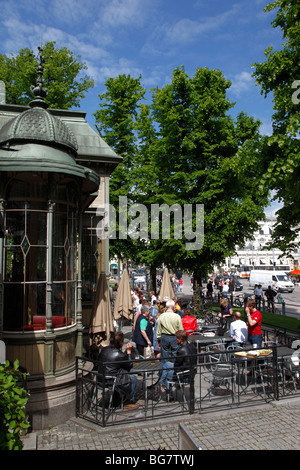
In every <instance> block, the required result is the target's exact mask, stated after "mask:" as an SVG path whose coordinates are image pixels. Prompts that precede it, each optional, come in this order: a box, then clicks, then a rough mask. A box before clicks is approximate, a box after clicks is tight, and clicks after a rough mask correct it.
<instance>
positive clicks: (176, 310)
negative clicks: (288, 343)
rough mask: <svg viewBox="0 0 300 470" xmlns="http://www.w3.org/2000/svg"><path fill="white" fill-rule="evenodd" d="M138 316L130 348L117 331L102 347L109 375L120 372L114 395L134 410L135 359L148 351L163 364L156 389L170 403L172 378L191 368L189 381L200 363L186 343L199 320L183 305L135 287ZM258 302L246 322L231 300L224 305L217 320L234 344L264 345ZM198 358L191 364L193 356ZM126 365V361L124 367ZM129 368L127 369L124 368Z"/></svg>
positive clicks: (251, 305)
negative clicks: (119, 380) (160, 389)
mask: <svg viewBox="0 0 300 470" xmlns="http://www.w3.org/2000/svg"><path fill="white" fill-rule="evenodd" d="M132 300H133V306H134V318H133V324H132V337H131V341H132V342H133V343H135V346H133V345H132V343H131V342H128V343H127V345H126V350H125V352H122V348H123V346H124V335H123V333H122V332H117V333H115V334H114V335H112V339H111V344H110V345H109V346H107V347H104V348H102V350H101V351H100V356H99V359H100V361H102V362H111V363H112V366H111V370H109V372H110V373H111V374H117V372H118V371H119V370H122V372H123V374H122V375H120V377H122V383H119V384H116V388H115V390H116V391H119V393H122V394H123V395H124V396H125V404H124V407H125V408H126V407H128V408H131V409H135V408H137V407H138V406H139V405H138V404H137V403H135V389H136V380H137V379H136V376H135V375H134V374H129V373H128V372H129V371H130V370H131V368H132V366H133V360H134V359H136V358H137V357H145V351H147V348H148V349H149V348H150V350H151V351H152V353H153V355H154V356H155V357H156V358H160V360H161V362H162V372H161V375H160V378H159V381H158V384H157V385H158V386H163V387H164V388H165V390H166V394H167V397H168V400H171V399H173V397H172V394H171V389H170V387H169V383H170V382H172V381H173V380H174V377H175V375H176V373H177V372H178V370H182V371H183V370H190V374H188V376H187V377H186V380H189V379H190V377H191V374H193V372H192V370H193V367H194V366H195V364H196V359H197V350H196V347H195V346H194V344H192V343H191V342H189V341H188V337H189V335H190V334H191V333H193V332H195V331H197V319H196V317H195V316H194V315H193V314H192V312H191V310H190V309H189V308H187V304H186V303H185V302H181V301H178V299H177V298H176V297H174V298H173V299H169V298H168V297H165V298H164V299H162V300H161V299H159V298H157V297H156V295H155V293H154V291H150V293H149V295H148V296H147V297H146V296H145V294H144V293H142V292H139V290H138V289H137V288H136V289H135V290H134V291H132ZM257 300H258V299H256V300H250V301H248V303H247V306H246V315H247V323H248V324H247V323H246V322H245V321H243V320H242V315H241V313H240V312H235V313H234V314H233V308H232V306H231V305H230V303H229V301H228V299H222V300H221V303H220V313H219V320H220V325H221V327H222V328H224V330H227V331H229V334H230V336H231V337H232V340H233V342H234V343H236V344H239V345H247V344H251V345H257V347H261V346H262V331H261V323H262V315H261V313H260V312H259V310H258V309H257ZM193 356H194V360H193V361H191V357H193ZM123 361H126V362H125V363H124V362H123ZM124 364H126V366H125V365H124Z"/></svg>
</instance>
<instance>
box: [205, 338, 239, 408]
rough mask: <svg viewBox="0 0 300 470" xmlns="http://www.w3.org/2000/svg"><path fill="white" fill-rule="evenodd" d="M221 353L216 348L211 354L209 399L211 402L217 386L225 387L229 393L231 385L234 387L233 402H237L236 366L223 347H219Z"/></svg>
mask: <svg viewBox="0 0 300 470" xmlns="http://www.w3.org/2000/svg"><path fill="white" fill-rule="evenodd" d="M216 346H217V345H216ZM218 346H219V347H220V346H221V348H220V351H221V352H218V351H217V348H216V347H215V348H214V351H211V353H210V354H209V356H208V358H209V363H210V368H209V369H210V371H209V372H210V377H209V393H208V394H209V399H210V400H211V396H212V392H213V390H214V389H215V387H216V386H219V387H220V386H222V385H225V387H226V389H227V391H230V388H229V387H230V385H232V392H233V402H235V401H236V376H237V371H236V365H235V364H233V363H231V362H230V358H229V356H230V355H227V354H226V352H225V350H224V349H223V348H222V346H223V345H218Z"/></svg>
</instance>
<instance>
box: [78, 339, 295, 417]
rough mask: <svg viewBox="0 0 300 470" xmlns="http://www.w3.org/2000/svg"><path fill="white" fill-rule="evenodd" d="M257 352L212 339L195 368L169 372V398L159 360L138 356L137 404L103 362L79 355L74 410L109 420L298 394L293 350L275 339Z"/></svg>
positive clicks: (213, 408) (217, 407) (133, 372)
mask: <svg viewBox="0 0 300 470" xmlns="http://www.w3.org/2000/svg"><path fill="white" fill-rule="evenodd" d="M260 352H261V354H260V355H259V356H255V354H256V353H255V352H254V353H253V352H252V354H253V356H251V354H250V357H248V356H249V354H248V356H246V355H245V354H246V353H247V352H246V351H245V350H231V351H228V350H225V348H224V345H222V344H215V345H210V346H209V350H207V351H205V352H202V353H200V354H198V355H197V365H196V366H195V373H193V370H194V368H190V369H189V371H188V372H187V373H185V374H183V376H181V377H180V376H179V377H178V376H176V377H175V376H174V377H173V378H174V380H172V381H171V387H172V392H173V398H174V399H173V400H172V394H170V391H167V390H166V389H165V388H164V387H163V386H162V385H161V384H160V383H157V382H158V381H159V380H160V379H161V378H162V372H163V368H162V362H161V360H160V359H155V361H153V359H152V360H150V359H149V360H142V361H140V362H138V361H136V362H135V363H134V366H133V368H132V369H131V371H130V375H133V376H135V377H136V391H135V399H136V402H137V404H138V405H139V407H138V408H136V409H133V408H127V407H126V406H125V404H124V401H123V398H122V397H121V396H120V392H119V390H118V386H116V381H115V377H110V376H108V375H107V373H106V365H107V364H106V365H104V366H103V365H102V364H100V363H99V362H97V361H93V360H91V359H88V358H86V357H77V366H76V367H77V374H76V414H77V416H78V417H81V418H84V419H86V420H89V421H92V422H94V423H96V424H99V425H101V426H109V425H115V424H124V423H130V422H137V421H146V420H152V419H161V418H166V417H170V416H182V415H183V414H194V413H206V412H210V411H216V410H220V409H228V408H236V407H249V406H253V405H257V404H258V403H261V402H263V401H272V400H277V401H278V400H281V399H284V398H286V397H289V398H291V397H296V396H299V394H300V388H299V367H298V369H297V367H294V368H293V367H292V365H291V351H290V350H289V349H287V348H286V347H285V348H284V347H283V346H281V347H279V346H275V345H273V346H272V347H271V348H270V349H269V351H268V352H269V354H268V355H263V354H266V353H267V351H266V350H261V351H260ZM248 353H249V351H248ZM164 370H165V369H164ZM170 370H171V369H170ZM167 371H168V369H167ZM165 372H166V370H165ZM173 372H174V371H173ZM175 372H176V371H175ZM119 378H120V377H119ZM121 382H122V380H121ZM118 395H119V396H118Z"/></svg>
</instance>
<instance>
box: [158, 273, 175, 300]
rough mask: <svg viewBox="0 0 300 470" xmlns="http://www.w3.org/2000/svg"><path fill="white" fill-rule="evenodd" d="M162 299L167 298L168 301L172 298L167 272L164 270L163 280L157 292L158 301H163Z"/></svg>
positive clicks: (172, 292)
mask: <svg viewBox="0 0 300 470" xmlns="http://www.w3.org/2000/svg"><path fill="white" fill-rule="evenodd" d="M164 297H169V299H173V297H174V291H173V287H172V284H171V281H170V276H169V272H168V270H167V269H166V268H165V270H164V275H163V280H162V283H161V288H160V291H159V298H160V300H164Z"/></svg>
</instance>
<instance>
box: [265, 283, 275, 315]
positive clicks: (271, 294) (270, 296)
mask: <svg viewBox="0 0 300 470" xmlns="http://www.w3.org/2000/svg"><path fill="white" fill-rule="evenodd" d="M276 295H277V292H276V291H275V290H274V289H272V287H271V286H268V289H267V290H266V292H265V296H266V297H267V301H268V309H269V310H272V312H273V313H274V298H275V297H276Z"/></svg>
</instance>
